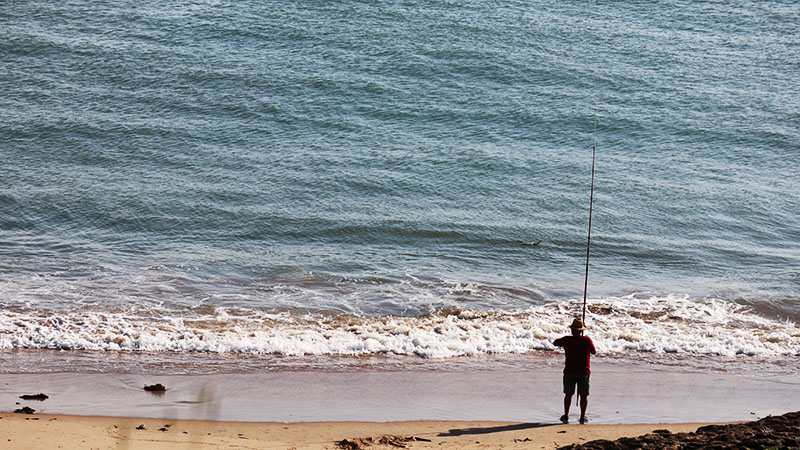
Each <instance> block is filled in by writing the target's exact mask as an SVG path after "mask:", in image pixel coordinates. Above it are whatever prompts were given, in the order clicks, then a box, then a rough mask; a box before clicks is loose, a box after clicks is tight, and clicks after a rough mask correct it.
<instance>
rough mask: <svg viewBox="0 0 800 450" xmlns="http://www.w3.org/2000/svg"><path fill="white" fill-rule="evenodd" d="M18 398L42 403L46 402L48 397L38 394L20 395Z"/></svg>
mask: <svg viewBox="0 0 800 450" xmlns="http://www.w3.org/2000/svg"><path fill="white" fill-rule="evenodd" d="M19 398H21V399H23V400H39V401H40V402H43V401H45V400H47V399H48V398H50V397H48V396H47V395H45V394H42V393H39V394H25V395H20V396H19Z"/></svg>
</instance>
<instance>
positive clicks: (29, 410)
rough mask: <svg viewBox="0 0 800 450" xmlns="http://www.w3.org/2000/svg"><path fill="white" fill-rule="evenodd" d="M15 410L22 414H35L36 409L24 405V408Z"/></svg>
mask: <svg viewBox="0 0 800 450" xmlns="http://www.w3.org/2000/svg"><path fill="white" fill-rule="evenodd" d="M14 412H15V413H20V414H33V413H35V412H36V410H35V409H33V408H31V407H30V406H23V407H22V408H19V409H15V410H14Z"/></svg>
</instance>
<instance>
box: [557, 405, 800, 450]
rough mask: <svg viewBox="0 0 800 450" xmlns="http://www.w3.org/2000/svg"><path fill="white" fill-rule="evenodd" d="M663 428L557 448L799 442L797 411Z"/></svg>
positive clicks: (755, 447)
mask: <svg viewBox="0 0 800 450" xmlns="http://www.w3.org/2000/svg"><path fill="white" fill-rule="evenodd" d="M665 431H666V430H655V431H654V432H653V433H651V434H646V435H644V436H639V437H635V438H620V439H617V440H616V441H608V440H597V441H590V442H586V443H584V444H572V445H568V446H566V447H561V448H560V450H567V449H569V450H627V449H631V450H633V449H644V450H648V449H672V450H691V449H707V450H732V449H741V448H748V449H751V450H759V449H784V448H786V449H789V448H797V446H798V445H799V444H800V411H797V412H791V413H786V414H784V415H782V416H775V417H772V416H770V417H765V418H763V419H761V420H758V421H755V422H747V423H739V424H726V425H708V426H705V427H700V428H698V429H697V431H695V432H694V433H675V434H673V433H669V432H666V433H665Z"/></svg>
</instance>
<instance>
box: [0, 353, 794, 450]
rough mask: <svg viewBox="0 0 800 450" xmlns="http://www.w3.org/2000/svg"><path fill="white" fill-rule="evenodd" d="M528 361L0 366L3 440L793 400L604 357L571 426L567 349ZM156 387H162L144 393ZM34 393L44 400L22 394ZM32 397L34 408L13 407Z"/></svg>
mask: <svg viewBox="0 0 800 450" xmlns="http://www.w3.org/2000/svg"><path fill="white" fill-rule="evenodd" d="M43 356H46V355H43ZM527 358H529V359H530V360H531V366H530V367H528V366H524V365H513V364H512V365H503V364H499V363H498V361H494V365H490V364H489V362H491V360H478V361H477V362H479V363H481V366H484V367H488V366H491V369H482V370H476V368H475V366H474V365H469V366H464V365H451V366H448V365H442V366H441V367H440V368H439V369H437V370H420V369H419V368H418V369H415V370H411V369H409V368H408V367H409V366H406V369H403V370H399V369H398V370H371V369H363V370H360V371H344V372H338V371H324V370H317V371H303V372H299V371H278V372H272V373H220V374H212V375H175V374H171V375H170V374H158V375H146V374H132V373H74V372H60V373H59V372H53V373H7V374H0V411H2V412H0V437H2V438H1V439H0V448H3V449H4V448H10V449H27V448H30V449H34V448H36V449H39V448H65V449H69V448H75V449H78V448H80V449H86V448H98V449H106V448H128V449H137V448H141V449H145V448H147V449H158V448H170V449H173V448H243V449H248V448H276V449H278V448H280V449H290V448H295V449H301V448H302V449H324V448H328V449H335V448H359V447H360V448H366V447H376V448H380V447H381V446H383V447H385V448H389V447H392V448H398V446H404V447H407V448H420V449H422V448H440V449H441V448H454V449H455V448H464V449H466V448H520V449H553V448H558V447H560V446H564V445H569V444H582V443H585V442H589V441H592V440H596V439H612V440H613V439H617V438H620V437H633V436H639V435H644V434H648V433H652V432H653V431H654V430H669V431H670V432H672V433H679V432H691V431H695V430H696V429H697V428H698V427H699V426H703V425H707V424H714V423H717V424H719V423H735V422H746V421H751V420H756V419H759V418H762V417H767V416H769V415H778V414H783V413H785V412H788V411H792V410H796V409H797V408H796V406H797V404H796V398H797V396H796V394H797V392H798V389H799V388H798V383H797V380H796V379H795V378H794V377H793V376H792V375H790V374H773V375H766V374H764V375H762V376H756V375H754V374H752V373H742V371H734V370H732V369H733V368H734V366H728V367H727V368H728V369H731V370H718V371H713V372H708V371H698V370H693V369H691V368H689V367H687V366H685V365H683V366H676V367H670V366H664V365H661V366H649V365H646V364H633V363H631V362H629V361H628V362H623V361H615V360H613V359H607V358H604V359H598V364H597V365H598V367H602V371H599V372H598V373H597V374H596V376H595V378H594V379H593V380H594V383H593V389H594V391H593V394H592V396H591V397H590V400H591V402H590V408H589V418H590V424H588V425H578V424H574V423H571V424H568V425H563V424H561V423H559V422H558V420H557V418H558V416H559V415H560V413H561V411H560V408H561V399H562V396H561V393H560V386H559V383H558V382H559V379H560V368H559V367H558V365H557V364H555V362H557V361H558V359H553V358H545V359H541V358H540V359H537V358H535V357H533V356H528V357H527ZM506 362H507V361H506ZM151 383H163V384H164V385H165V386H166V387H167V390H166V392H164V393H161V394H157V393H152V392H147V391H145V390H144V389H143V388H144V386H145V385H146V384H151ZM38 393H44V394H46V395H47V399H46V400H44V401H37V400H31V399H22V398H21V397H22V396H24V395H31V394H38ZM24 407H28V408H32V409H33V410H35V413H34V414H21V413H13V412H12V411H14V410H15V409H20V408H24ZM572 413H573V414H572V421H573V422H575V421H576V420H577V410H575V411H572ZM412 438H413V439H412ZM342 441H346V442H344V443H342ZM381 442H383V444H381ZM337 443H342V444H341V445H344V447H342V446H341V445H339V444H337ZM348 446H350V447H348Z"/></svg>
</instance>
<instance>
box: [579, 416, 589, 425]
mask: <svg viewBox="0 0 800 450" xmlns="http://www.w3.org/2000/svg"><path fill="white" fill-rule="evenodd" d="M588 421H589V419H587V418H586V417H581V420H579V421H578V422H580V423H581V425H583V424H585V423H586V422H588Z"/></svg>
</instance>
